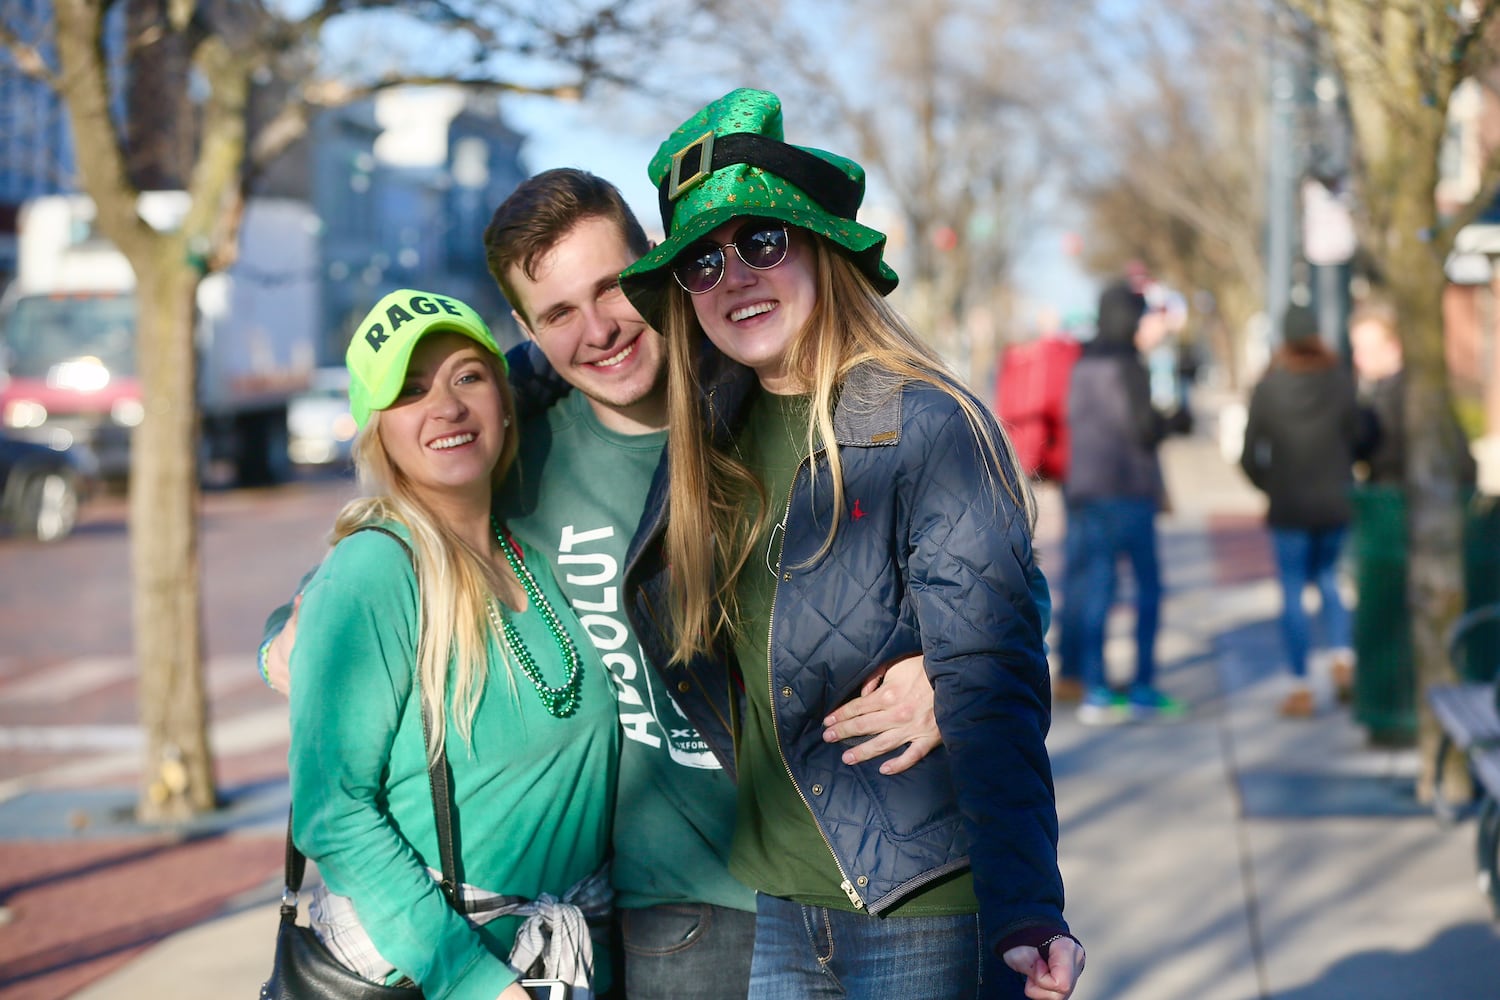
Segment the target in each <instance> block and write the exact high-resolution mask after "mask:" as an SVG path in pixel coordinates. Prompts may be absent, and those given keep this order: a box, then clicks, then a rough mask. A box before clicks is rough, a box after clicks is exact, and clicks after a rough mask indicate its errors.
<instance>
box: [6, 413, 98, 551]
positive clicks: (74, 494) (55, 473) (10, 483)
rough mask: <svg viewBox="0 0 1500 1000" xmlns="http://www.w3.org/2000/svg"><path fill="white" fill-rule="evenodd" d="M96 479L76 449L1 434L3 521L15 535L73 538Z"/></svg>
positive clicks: (54, 538) (48, 540)
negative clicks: (59, 449) (71, 450)
mask: <svg viewBox="0 0 1500 1000" xmlns="http://www.w3.org/2000/svg"><path fill="white" fill-rule="evenodd" d="M91 483H92V477H91V476H90V475H89V474H88V472H87V470H86V469H84V468H83V467H82V466H81V464H80V462H79V460H78V458H77V457H76V456H75V455H73V454H72V453H71V452H67V451H55V450H53V449H52V448H48V447H47V446H46V445H42V444H34V443H32V442H30V441H21V440H18V439H17V438H13V437H9V436H7V435H4V434H0V521H3V522H4V524H5V525H6V527H7V528H8V530H9V531H10V533H11V534H14V535H20V536H23V537H26V538H35V539H37V540H38V541H43V542H55V541H58V540H59V539H62V538H66V537H68V535H69V534H71V533H72V531H73V528H74V526H75V525H77V524H78V509H79V506H80V505H81V504H82V502H83V500H84V499H85V497H86V496H87V494H88V492H89V489H90V485H91Z"/></svg>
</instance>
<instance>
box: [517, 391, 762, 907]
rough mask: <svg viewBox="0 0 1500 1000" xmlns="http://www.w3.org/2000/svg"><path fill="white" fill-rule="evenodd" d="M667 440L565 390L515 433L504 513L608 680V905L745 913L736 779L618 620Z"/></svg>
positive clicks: (751, 899) (625, 621)
mask: <svg viewBox="0 0 1500 1000" xmlns="http://www.w3.org/2000/svg"><path fill="white" fill-rule="evenodd" d="M666 439H667V434H666V431H661V432H658V433H654V434H640V435H631V434H620V433H616V432H614V431H611V430H610V429H608V428H607V427H605V426H603V425H602V424H600V423H599V419H598V417H597V416H595V414H594V411H593V408H592V407H591V406H590V405H589V402H588V399H587V398H586V397H585V396H584V395H583V394H582V393H579V392H573V393H569V394H568V396H567V397H565V398H564V399H563V400H562V401H561V402H559V403H558V404H557V405H556V406H554V407H552V408H551V409H550V410H548V412H547V415H546V419H545V420H540V419H538V420H532V421H528V422H527V424H526V425H525V427H524V428H523V429H522V435H521V454H520V460H519V462H518V463H517V469H516V472H515V474H514V475H513V476H512V479H511V482H510V483H508V484H507V488H506V489H505V490H503V491H502V493H501V500H500V503H501V505H502V506H501V510H502V513H503V516H504V517H505V518H506V520H507V523H508V524H509V525H510V528H511V530H512V531H514V532H515V533H516V535H517V536H519V537H520V538H522V539H524V540H526V541H527V542H529V543H530V544H532V545H533V546H535V547H536V548H538V549H541V550H543V551H545V552H547V553H550V554H554V559H555V562H554V567H555V570H556V574H557V579H558V582H559V583H560V584H561V586H562V589H563V590H564V592H566V593H567V595H568V599H569V600H570V601H571V602H572V604H573V608H574V610H575V611H577V613H578V616H579V618H580V619H581V620H582V621H583V625H584V628H586V629H587V630H588V633H589V635H590V637H592V638H593V640H594V645H595V646H596V647H597V648H598V650H599V653H600V655H601V656H602V657H603V658H604V663H605V665H606V666H607V667H608V668H609V670H610V674H611V675H612V676H613V678H614V681H615V696H616V699H617V700H618V702H619V718H620V729H621V735H622V737H623V739H622V740H621V743H620V784H619V794H618V798H617V801H616V804H615V829H614V865H613V880H614V886H615V905H617V906H619V907H622V908H624V909H639V908H642V907H646V906H655V905H657V904H660V903H687V902H706V903H714V904H717V905H719V906H727V907H732V908H734V909H737V910H754V909H755V894H754V893H753V892H751V891H750V890H749V889H747V888H746V887H745V886H743V885H741V884H740V883H739V882H737V881H736V880H735V879H734V877H733V876H731V875H730V874H729V868H728V859H729V843H730V838H731V836H732V833H733V830H734V805H735V790H734V783H733V782H732V781H731V780H730V779H729V776H728V775H727V774H725V772H724V769H723V768H722V767H721V766H720V765H719V762H718V760H717V758H715V757H714V755H713V752H712V751H711V750H709V748H708V744H707V743H705V742H704V740H703V738H702V736H701V735H699V733H698V731H697V729H695V728H694V727H693V725H692V724H691V723H690V722H688V720H687V718H686V717H685V716H684V715H683V714H682V711H681V710H680V709H679V708H678V707H677V704H676V702H674V701H673V700H672V695H671V694H670V692H669V691H668V690H667V689H666V687H664V686H663V685H662V684H661V681H660V678H659V677H658V676H657V675H656V674H655V673H654V672H653V669H652V667H651V666H650V665H649V664H648V663H647V662H646V657H645V654H644V653H643V652H642V650H641V647H640V643H639V641H638V640H637V639H636V636H635V633H634V631H633V630H632V629H631V627H630V620H629V618H628V617H627V616H626V613H625V604H624V601H625V597H624V595H623V593H622V584H623V578H624V574H625V554H626V551H627V550H628V549H629V546H630V540H631V538H632V537H634V535H635V529H636V525H637V524H638V523H639V522H640V519H641V511H642V509H643V508H644V507H645V504H646V494H647V492H648V491H649V490H650V487H651V479H652V477H653V475H654V474H655V472H656V466H657V463H658V461H659V460H660V458H661V451H662V447H663V446H664V445H665V443H666ZM669 669H670V668H669Z"/></svg>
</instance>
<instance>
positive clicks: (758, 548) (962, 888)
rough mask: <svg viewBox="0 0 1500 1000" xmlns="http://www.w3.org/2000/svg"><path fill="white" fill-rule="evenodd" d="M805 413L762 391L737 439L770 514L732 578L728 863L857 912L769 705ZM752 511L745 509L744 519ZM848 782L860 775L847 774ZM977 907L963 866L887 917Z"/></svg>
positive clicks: (761, 880)
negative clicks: (734, 704)
mask: <svg viewBox="0 0 1500 1000" xmlns="http://www.w3.org/2000/svg"><path fill="white" fill-rule="evenodd" d="M807 414H808V400H807V397H806V396H777V395H773V394H771V393H764V392H763V393H760V394H758V395H757V397H756V399H755V400H754V401H752V403H751V404H750V412H749V417H748V421H747V423H746V426H745V429H744V431H743V432H742V433H741V434H740V436H739V438H738V443H739V453H740V458H741V459H742V460H743V461H744V462H745V464H746V465H747V466H749V468H750V470H751V471H752V472H754V473H755V475H756V476H757V477H758V478H759V479H760V482H761V484H762V485H763V486H764V487H765V490H766V496H767V498H768V500H769V502H770V503H771V504H773V505H774V507H775V512H776V516H775V518H774V519H773V526H772V527H771V528H770V529H769V530H768V531H767V532H766V533H765V534H763V535H762V536H761V537H760V538H758V539H756V541H755V545H754V548H753V549H752V551H753V552H756V553H761V552H765V553H767V556H766V558H765V559H761V558H760V557H759V556H758V555H757V556H752V557H751V559H750V561H749V562H748V563H746V565H745V568H744V569H742V570H741V571H740V575H739V579H737V580H736V581H735V595H736V598H737V599H738V601H739V613H740V621H741V626H740V628H738V629H737V631H736V636H735V643H734V648H735V653H736V655H737V656H738V658H739V663H740V670H741V671H742V672H743V674H744V677H745V718H744V723H743V727H742V730H741V733H740V739H739V745H738V754H739V756H738V765H739V774H740V784H739V795H740V798H739V814H738V815H739V818H738V822H737V823H736V824H735V828H734V849H733V852H732V853H731V855H730V862H729V870H730V871H731V872H733V873H734V874H735V876H736V877H738V878H739V879H740V881H742V882H744V883H745V884H746V885H751V886H754V887H755V888H756V889H758V890H759V891H761V892H764V893H766V894H767V895H771V896H780V897H782V898H784V899H792V900H795V901H797V902H799V903H803V904H805V905H808V906H824V907H829V908H831V909H838V910H848V911H855V910H856V907H855V906H854V904H853V903H852V902H851V901H850V899H849V897H848V896H847V895H845V893H844V891H843V890H842V889H841V888H839V886H840V883H842V882H843V881H844V877H843V875H841V874H840V873H839V867H838V862H836V861H835V860H834V857H833V851H832V849H831V848H830V847H829V846H828V841H827V840H826V839H825V838H824V836H823V833H822V830H821V829H820V828H819V827H818V824H817V821H816V820H815V819H814V818H813V814H812V810H811V809H810V808H809V807H808V805H807V803H806V802H805V801H804V800H803V798H802V795H801V794H800V793H799V792H798V790H797V787H796V786H795V785H794V784H793V783H792V780H791V775H790V773H789V772H788V770H787V766H786V763H785V761H784V760H783V758H782V754H781V747H780V746H779V745H778V744H777V742H776V729H775V720H774V719H773V717H772V713H771V664H770V652H771V650H770V643H769V640H768V636H769V634H770V623H771V610H772V604H773V602H774V601H775V598H776V574H775V571H774V570H771V569H768V568H767V563H768V562H769V564H770V566H772V567H774V566H776V565H777V564H778V560H779V559H780V556H781V540H782V537H783V536H782V533H781V531H780V530H779V527H780V525H779V522H781V519H782V515H783V513H784V512H785V504H786V499H787V497H788V496H790V494H791V489H792V483H793V481H794V480H795V478H796V475H797V469H798V467H799V466H800V465H801V464H802V460H803V459H804V458H805V457H806V455H807V438H806V434H807V430H806V428H807ZM794 513H795V512H794ZM754 515H755V512H754V511H751V512H749V513H747V514H746V517H747V518H748V517H753V516H754ZM871 666H872V667H873V666H875V664H871ZM833 707H834V706H832V705H830V706H828V708H829V709H830V710H831V709H832V708H833ZM849 780H850V781H854V780H856V779H855V778H854V775H853V774H850V776H849ZM978 910H979V902H978V900H977V899H976V897H975V895H974V876H973V875H972V874H971V873H969V872H967V871H965V872H963V873H961V874H958V875H954V876H951V877H947V878H944V879H942V880H940V881H938V882H935V883H933V885H931V886H929V887H928V888H925V889H923V890H921V891H920V892H917V893H915V894H913V895H911V896H909V897H907V898H906V899H904V900H903V901H902V902H900V903H899V904H897V905H896V906H894V907H892V908H891V909H889V910H887V911H885V914H884V915H886V916H936V915H943V914H955V913H977V912H978Z"/></svg>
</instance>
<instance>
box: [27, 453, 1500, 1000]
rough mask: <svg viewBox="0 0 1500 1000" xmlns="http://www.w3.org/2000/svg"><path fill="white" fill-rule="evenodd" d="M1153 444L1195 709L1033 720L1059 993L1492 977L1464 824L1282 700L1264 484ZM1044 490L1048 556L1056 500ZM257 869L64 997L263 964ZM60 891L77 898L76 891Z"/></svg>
mask: <svg viewBox="0 0 1500 1000" xmlns="http://www.w3.org/2000/svg"><path fill="white" fill-rule="evenodd" d="M1166 457H1167V466H1168V481H1169V487H1170V490H1171V494H1172V497H1173V503H1174V511H1173V513H1172V514H1171V515H1169V516H1167V517H1165V518H1164V519H1163V521H1162V528H1163V534H1162V562H1163V565H1164V567H1165V575H1166V584H1167V589H1168V596H1167V601H1166V605H1165V608H1164V612H1163V633H1162V636H1161V641H1160V650H1159V652H1160V659H1161V664H1162V668H1161V670H1162V673H1161V680H1162V685H1163V687H1165V688H1166V689H1167V690H1168V691H1169V692H1171V693H1172V694H1175V695H1177V696H1179V697H1182V698H1184V699H1186V700H1187V701H1188V702H1189V703H1190V704H1191V706H1192V711H1191V714H1190V716H1189V717H1188V719H1187V720H1186V721H1183V722H1180V723H1176V724H1171V725H1160V726H1150V727H1145V726H1131V727H1121V728H1116V729H1088V728H1084V727H1082V726H1080V725H1078V723H1077V722H1076V721H1075V719H1074V716H1073V712H1072V709H1071V706H1058V708H1057V711H1056V713H1055V716H1054V723H1053V730H1052V734H1051V737H1050V739H1049V745H1050V748H1051V753H1052V760H1053V765H1054V769H1055V773H1056V778H1057V798H1058V806H1059V812H1060V816H1061V821H1062V841H1061V858H1062V866H1063V874H1064V877H1065V880H1066V884H1067V886H1068V895H1069V905H1068V916H1069V919H1070V920H1071V921H1072V924H1073V928H1074V931H1075V932H1076V933H1077V934H1078V936H1079V937H1080V938H1081V939H1082V940H1083V941H1084V942H1085V944H1086V945H1087V947H1088V954H1089V961H1088V971H1087V972H1086V974H1085V975H1084V978H1083V980H1082V982H1081V984H1080V986H1079V989H1078V990H1077V992H1076V993H1075V996H1076V997H1078V998H1080V1000H1098V998H1111V1000H1264V998H1276V1000H1313V998H1318V1000H1341V998H1348V1000H1411V998H1423V997H1447V998H1455V1000H1482V998H1486V997H1495V996H1500V986H1497V984H1500V931H1497V925H1496V924H1495V923H1493V922H1492V921H1491V919H1490V915H1489V911H1488V908H1487V905H1486V903H1485V901H1484V899H1483V897H1482V896H1481V895H1480V893H1479V892H1478V891H1476V889H1475V885H1474V860H1473V856H1472V854H1473V842H1474V841H1473V837H1474V829H1473V823H1472V821H1468V822H1465V823H1463V824H1462V825H1459V826H1457V827H1454V828H1443V827H1441V826H1439V825H1438V824H1437V823H1436V822H1435V821H1434V820H1433V818H1432V817H1431V815H1430V814H1428V813H1427V812H1426V811H1425V810H1423V809H1421V808H1420V807H1419V806H1417V804H1416V803H1415V801H1414V800H1413V798H1412V793H1411V787H1412V781H1411V779H1412V778H1413V776H1414V775H1415V773H1416V768H1417V759H1416V754H1415V751H1414V750H1398V751H1391V750H1373V749H1369V748H1367V747H1366V745H1365V741H1364V734H1363V731H1362V730H1361V729H1360V728H1359V727H1357V726H1356V725H1355V724H1354V723H1353V722H1352V721H1351V719H1350V717H1349V713H1348V710H1347V709H1341V710H1338V711H1336V712H1334V713H1333V714H1331V715H1329V716H1326V717H1324V718H1321V719H1319V720H1316V721H1313V722H1289V721H1284V720H1281V719H1279V718H1278V717H1277V715H1276V712H1275V695H1274V683H1273V681H1274V678H1275V675H1276V672H1277V670H1278V664H1279V656H1280V653H1279V639H1278V636H1277V632H1276V625H1275V619H1276V613H1277V608H1278V606H1279V601H1280V595H1279V593H1278V592H1277V590H1276V586H1275V583H1274V581H1273V580H1272V578H1271V575H1270V556H1269V551H1268V547H1267V545H1266V543H1265V539H1264V535H1263V534H1262V533H1261V529H1260V521H1259V512H1260V509H1261V508H1260V503H1259V500H1258V498H1257V497H1256V496H1255V495H1254V494H1252V493H1251V492H1250V491H1249V488H1248V487H1247V486H1246V485H1245V484H1244V482H1243V480H1242V479H1241V478H1240V476H1239V473H1238V471H1237V470H1235V469H1232V468H1229V467H1227V466H1225V465H1224V463H1223V462H1222V460H1221V459H1220V458H1219V456H1218V454H1217V452H1216V451H1215V450H1214V447H1213V445H1212V443H1211V442H1210V441H1209V440H1207V439H1206V438H1195V439H1191V440H1187V441H1174V442H1171V443H1170V444H1169V445H1168V448H1167V452H1166ZM1042 501H1043V516H1042V522H1041V526H1040V528H1039V536H1040V538H1041V542H1042V547H1043V550H1044V552H1046V553H1047V555H1048V557H1049V559H1051V560H1053V561H1055V560H1056V559H1057V556H1056V551H1057V537H1058V533H1059V531H1060V524H1061V519H1060V512H1059V510H1058V502H1057V497H1056V495H1055V493H1052V492H1050V491H1047V492H1044V493H1043V495H1042ZM1128 628H1129V619H1128V617H1120V618H1118V619H1117V620H1115V621H1114V622H1113V623H1112V629H1111V632H1112V638H1111V645H1110V650H1109V652H1110V659H1111V662H1112V664H1113V665H1114V667H1116V668H1119V667H1125V668H1127V669H1128V667H1129V662H1130V650H1129V645H1128V642H1127V639H1126V637H1127V632H1128ZM259 833H260V835H261V839H262V840H266V839H269V838H267V837H266V831H265V830H264V829H262V830H260V831H259ZM276 868H277V866H275V865H270V866H267V867H266V868H265V869H264V870H263V871H257V872H255V873H253V874H254V875H255V876H256V877H257V878H258V879H259V881H258V883H257V884H258V885H259V888H257V889H255V890H253V891H250V892H247V893H244V894H242V895H240V896H239V897H237V898H235V899H233V900H232V901H231V903H230V905H229V906H228V907H227V909H226V910H225V911H224V912H222V913H220V914H219V915H216V916H213V917H212V918H209V919H206V920H204V921H202V922H201V923H197V924H196V925H194V926H192V927H191V928H189V929H188V930H185V931H182V932H180V933H176V934H173V935H172V936H170V937H168V938H166V939H165V940H163V941H161V942H160V943H159V944H156V945H155V946H153V947H151V948H149V949H147V950H145V951H144V952H142V953H141V954H140V955H139V956H138V957H136V958H134V959H133V960H132V961H130V962H129V963H128V964H126V965H125V966H123V967H122V968H120V969H118V970H117V971H115V972H113V973H111V974H109V975H107V976H105V977H104V978H102V979H99V980H97V981H95V982H94V983H93V984H92V985H90V986H89V987H87V988H85V989H83V990H82V991H81V992H78V993H76V994H74V995H76V996H78V997H81V998H85V1000H104V998H109V1000H138V998H139V1000H145V998H148V997H149V998H152V1000H163V998H166V1000H170V998H176V997H181V998H184V1000H186V998H201V997H210V996H242V997H249V996H253V995H254V994H255V991H256V990H257V988H258V987H259V984H260V982H261V980H262V979H263V978H264V976H265V974H266V972H267V970H268V969H269V967H270V962H271V951H272V945H273V937H274V934H275V927H276V920H277V917H276V905H275V902H274V895H275V889H274V886H275V883H276V878H277V873H276ZM77 898H78V899H79V900H82V901H85V902H84V905H87V902H86V901H87V899H88V893H87V889H86V888H84V889H83V891H81V892H79V894H78V896H77ZM3 932H4V931H3V929H0V933H3Z"/></svg>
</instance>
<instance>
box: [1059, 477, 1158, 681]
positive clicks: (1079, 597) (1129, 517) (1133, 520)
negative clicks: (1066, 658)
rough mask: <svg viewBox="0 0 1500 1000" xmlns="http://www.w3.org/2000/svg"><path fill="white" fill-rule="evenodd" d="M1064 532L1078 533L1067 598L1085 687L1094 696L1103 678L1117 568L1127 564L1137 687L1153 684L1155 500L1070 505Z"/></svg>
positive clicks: (1156, 596)
mask: <svg viewBox="0 0 1500 1000" xmlns="http://www.w3.org/2000/svg"><path fill="white" fill-rule="evenodd" d="M1068 531H1069V534H1076V535H1077V538H1076V540H1075V541H1074V542H1073V544H1072V546H1071V549H1072V551H1071V552H1070V555H1072V556H1074V557H1075V558H1076V559H1077V562H1078V568H1077V571H1076V572H1075V571H1074V569H1073V566H1072V565H1069V566H1068V577H1069V582H1068V597H1069V598H1071V599H1073V600H1076V601H1077V602H1078V604H1079V607H1078V610H1077V612H1076V613H1075V614H1073V615H1072V616H1071V620H1072V621H1073V622H1075V623H1076V624H1077V628H1078V645H1077V647H1076V649H1077V655H1078V659H1079V666H1080V668H1081V672H1082V674H1083V683H1084V687H1085V688H1086V689H1087V691H1088V692H1089V693H1090V694H1094V695H1098V694H1102V693H1103V692H1105V691H1106V690H1107V688H1108V685H1107V683H1106V682H1105V674H1104V632H1105V626H1106V623H1107V622H1108V620H1109V609H1110V606H1111V605H1112V604H1114V600H1115V563H1116V561H1117V560H1118V559H1119V557H1120V556H1122V555H1123V556H1124V557H1125V558H1126V559H1127V560H1129V562H1130V567H1131V570H1132V572H1133V574H1134V576H1135V687H1136V688H1137V689H1140V690H1143V691H1144V690H1148V689H1150V688H1151V687H1152V686H1153V685H1154V683H1155V680H1156V631H1157V626H1158V623H1159V622H1160V619H1161V567H1160V564H1159V563H1158V561H1157V557H1156V501H1155V500H1154V499H1149V498H1134V497H1132V498H1122V499H1117V500H1085V501H1080V502H1078V503H1073V504H1069V506H1068Z"/></svg>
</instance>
